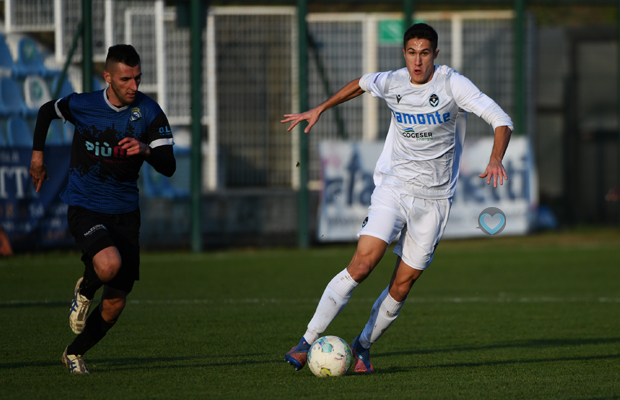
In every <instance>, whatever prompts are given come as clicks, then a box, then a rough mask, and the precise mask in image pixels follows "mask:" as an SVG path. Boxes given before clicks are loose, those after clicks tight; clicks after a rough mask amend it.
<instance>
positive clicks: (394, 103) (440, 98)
mask: <svg viewBox="0 0 620 400" xmlns="http://www.w3.org/2000/svg"><path fill="white" fill-rule="evenodd" d="M359 84H360V87H361V88H362V90H364V91H366V92H370V93H371V94H372V96H373V97H380V98H382V99H384V100H385V102H386V103H387V105H388V107H389V108H390V110H391V111H392V120H391V122H390V128H389V130H388V134H387V137H386V140H385V145H384V147H383V151H382V153H381V156H380V157H379V160H378V161H377V166H376V168H375V172H374V181H375V185H377V186H379V185H381V184H397V185H403V184H404V185H406V187H407V191H408V192H409V193H411V194H413V195H414V196H418V197H421V198H426V199H444V198H450V197H452V196H454V191H455V189H456V181H457V178H458V174H459V166H460V161H461V153H462V150H463V141H464V140H465V129H466V125H467V112H473V113H474V114H476V115H477V116H479V117H482V118H483V119H484V120H485V121H486V122H487V123H489V124H490V125H491V126H492V127H493V129H495V128H497V127H498V126H508V127H510V129H511V130H512V129H513V127H512V121H511V120H510V117H509V116H508V115H507V114H506V113H505V112H504V111H503V110H502V109H501V108H499V106H497V104H496V103H495V102H494V101H493V100H492V99H491V98H490V97H488V96H487V95H485V94H484V93H482V92H481V91H480V90H479V89H478V88H477V87H476V86H475V85H474V84H473V83H471V81H470V80H469V79H467V78H465V77H464V76H462V75H460V74H459V73H458V72H456V71H455V70H453V69H452V68H450V67H448V66H445V65H440V66H435V72H434V74H433V78H432V79H431V80H430V81H429V82H428V83H425V84H424V85H414V84H412V83H411V82H410V79H409V72H408V71H407V68H402V69H399V70H397V71H388V72H379V73H372V74H366V75H364V76H363V77H362V78H361V79H360V83H359Z"/></svg>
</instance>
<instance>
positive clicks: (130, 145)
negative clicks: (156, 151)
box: [118, 137, 151, 157]
mask: <svg viewBox="0 0 620 400" xmlns="http://www.w3.org/2000/svg"><path fill="white" fill-rule="evenodd" d="M118 144H119V145H120V146H122V149H123V150H125V151H127V155H128V156H135V155H137V154H142V155H143V156H144V157H148V156H149V155H150V154H151V148H150V147H149V145H148V144H146V143H142V142H141V141H139V140H138V139H136V138H132V137H126V138H123V139H121V140H120V141H119V142H118Z"/></svg>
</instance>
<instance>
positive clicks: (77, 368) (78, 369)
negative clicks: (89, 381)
mask: <svg viewBox="0 0 620 400" xmlns="http://www.w3.org/2000/svg"><path fill="white" fill-rule="evenodd" d="M68 348H69V346H67V347H66V348H65V352H64V353H62V363H63V364H64V365H65V367H66V368H67V369H68V370H69V372H71V373H72V374H90V371H89V370H88V367H87V366H86V362H84V360H83V359H82V356H79V355H73V354H67V349H68Z"/></svg>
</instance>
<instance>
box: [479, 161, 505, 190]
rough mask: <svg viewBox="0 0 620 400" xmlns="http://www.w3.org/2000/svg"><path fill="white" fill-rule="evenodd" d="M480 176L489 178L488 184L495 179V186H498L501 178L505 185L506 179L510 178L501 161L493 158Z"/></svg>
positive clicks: (501, 182) (501, 183)
mask: <svg viewBox="0 0 620 400" xmlns="http://www.w3.org/2000/svg"><path fill="white" fill-rule="evenodd" d="M478 177H479V178H487V185H490V184H491V181H493V187H494V188H496V187H497V181H498V179H499V184H500V185H503V184H504V180H508V175H507V174H506V170H505V169H504V166H503V165H502V163H501V162H500V161H497V160H491V161H489V165H487V168H486V169H485V170H484V172H483V173H482V174H480V175H478Z"/></svg>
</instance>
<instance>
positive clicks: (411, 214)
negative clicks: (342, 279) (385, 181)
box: [357, 185, 452, 270]
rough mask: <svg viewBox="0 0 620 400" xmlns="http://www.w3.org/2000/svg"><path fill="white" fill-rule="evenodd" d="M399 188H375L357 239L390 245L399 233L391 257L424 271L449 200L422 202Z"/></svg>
mask: <svg viewBox="0 0 620 400" xmlns="http://www.w3.org/2000/svg"><path fill="white" fill-rule="evenodd" d="M401 188H402V187H395V186H386V185H384V186H377V187H375V190H374V191H373V193H372V197H371V199H370V207H369V208H368V217H366V220H365V221H364V224H363V225H362V229H360V231H359V233H358V234H357V236H361V235H369V236H374V237H376V238H379V239H381V240H383V241H385V242H386V243H388V244H390V243H392V241H394V239H396V237H397V236H398V234H399V233H400V239H399V241H398V244H397V245H396V247H395V248H394V254H396V255H398V256H399V257H401V258H402V260H403V261H404V262H405V263H406V264H407V265H409V266H410V267H412V268H415V269H419V270H424V269H425V268H426V267H428V266H429V265H430V263H431V261H432V260H433V255H434V254H435V248H436V247H437V245H438V244H439V241H440V240H441V237H442V236H443V233H444V230H445V229H446V224H447V222H448V215H449V214H450V207H451V205H452V199H438V200H429V199H422V198H419V197H414V196H412V195H411V194H408V193H405V192H404V191H401V190H400V189H401Z"/></svg>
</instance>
